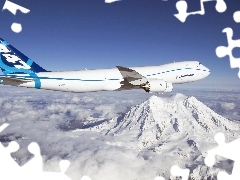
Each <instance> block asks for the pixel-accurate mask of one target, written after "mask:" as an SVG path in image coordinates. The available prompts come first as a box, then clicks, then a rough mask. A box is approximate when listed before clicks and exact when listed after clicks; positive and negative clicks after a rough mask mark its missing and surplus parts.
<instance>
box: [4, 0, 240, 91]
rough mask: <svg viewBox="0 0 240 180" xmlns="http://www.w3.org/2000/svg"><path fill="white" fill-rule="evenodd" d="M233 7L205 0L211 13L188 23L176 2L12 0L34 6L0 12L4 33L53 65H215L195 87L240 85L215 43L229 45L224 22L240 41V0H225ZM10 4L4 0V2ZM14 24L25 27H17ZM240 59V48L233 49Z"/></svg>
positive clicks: (195, 0)
mask: <svg viewBox="0 0 240 180" xmlns="http://www.w3.org/2000/svg"><path fill="white" fill-rule="evenodd" d="M225 1H226V3H227V7H228V8H227V11H226V12H224V13H222V14H220V13H218V12H217V11H216V10H215V4H216V2H215V1H213V2H206V3H205V11H206V14H205V15H204V16H201V15H195V16H189V17H188V18H187V20H186V22H185V23H182V22H180V21H179V20H178V19H177V18H175V17H174V16H173V14H176V13H177V10H176V7H175V4H176V2H177V1H176V0H168V1H161V0H122V1H120V2H115V3H112V4H106V3H104V0H50V1H41V0H34V1H31V0H18V1H16V0H12V2H15V3H18V4H19V5H22V6H24V7H26V8H28V9H30V10H31V12H30V13H29V14H22V13H21V12H18V13H17V15H16V16H14V15H13V14H11V13H10V12H8V11H2V12H1V13H0V22H1V24H2V25H1V37H2V38H3V39H5V40H7V41H8V42H9V43H10V44H12V45H13V46H15V47H16V48H17V49H19V50H20V51H22V52H23V53H24V54H26V55H27V56H29V57H30V58H32V59H33V60H34V61H36V62H37V63H39V64H40V65H42V66H43V67H44V68H46V69H48V70H80V69H84V68H88V69H95V68H111V67H115V66H116V65H122V66H148V65H160V64H164V63H169V62H173V61H184V60H198V61H200V62H202V63H203V64H204V65H205V66H207V67H208V68H209V69H210V70H211V74H210V76H209V77H207V78H206V79H204V80H202V81H199V82H197V83H194V84H195V85H194V84H192V85H191V84H189V86H190V85H191V86H197V87H201V86H204V87H210V86H211V87H218V88H219V87H221V88H223V87H224V88H226V87H227V88H234V87H235V88H237V87H240V86H239V85H240V79H239V78H238V76H237V73H238V69H231V68H230V63H229V58H228V57H225V58H222V59H219V58H218V57H217V56H216V54H215V49H216V47H218V46H220V45H224V46H227V39H226V35H225V34H224V33H222V30H223V29H224V28H225V27H231V28H232V29H233V31H234V36H233V37H234V39H240V24H237V23H235V22H234V20H233V17H232V16H233V13H234V12H235V11H237V10H240V1H239V0H225ZM3 4H4V1H1V2H0V5H1V6H2V5H3ZM188 4H189V10H188V11H197V10H199V9H200V0H188ZM12 22H19V23H22V25H23V31H22V32H21V33H20V34H16V33H14V32H12V31H11V29H10V26H11V24H12ZM233 54H234V56H235V57H240V51H239V49H234V51H233Z"/></svg>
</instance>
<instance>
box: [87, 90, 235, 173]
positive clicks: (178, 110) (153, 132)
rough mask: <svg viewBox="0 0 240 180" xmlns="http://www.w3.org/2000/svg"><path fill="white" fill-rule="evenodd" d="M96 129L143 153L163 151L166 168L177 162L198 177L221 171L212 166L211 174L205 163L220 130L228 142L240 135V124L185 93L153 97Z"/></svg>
mask: <svg viewBox="0 0 240 180" xmlns="http://www.w3.org/2000/svg"><path fill="white" fill-rule="evenodd" d="M92 130H97V131H101V132H102V133H105V134H108V135H112V136H113V138H114V142H115V143H114V145H116V146H123V147H126V148H129V149H136V150H138V151H139V153H140V154H146V155H149V153H150V154H151V153H156V154H159V155H160V156H158V157H160V158H159V160H160V161H162V160H163V161H165V162H166V163H165V169H166V171H167V169H168V170H169V169H170V167H171V166H172V165H173V162H175V164H176V163H177V164H180V165H181V166H183V167H188V168H190V169H191V172H192V173H193V174H195V175H196V174H197V175H196V176H195V177H199V175H200V176H202V177H203V176H208V177H209V176H210V174H212V173H214V171H218V170H216V169H215V170H214V169H211V173H209V171H208V170H207V169H208V168H207V166H205V164H204V157H205V156H206V152H207V150H209V149H212V148H214V147H216V146H217V144H216V142H215V141H214V135H215V134H216V133H218V132H223V133H224V134H225V136H226V141H231V140H234V139H236V138H237V137H239V136H240V131H239V130H240V124H239V123H237V122H233V121H230V120H228V119H226V118H224V117H222V116H220V115H219V114H217V113H215V112H214V111H212V110H211V109H210V108H209V107H207V106H206V105H204V104H203V103H201V102H200V101H198V100H197V99H196V98H195V97H187V96H185V95H182V94H176V95H173V96H172V97H168V98H162V97H161V98H160V97H158V96H151V97H150V98H149V99H147V100H146V101H144V102H142V103H140V104H138V105H136V106H133V107H132V108H131V109H130V110H129V111H128V112H127V113H126V114H125V116H124V117H122V118H121V119H120V118H118V120H117V122H116V119H113V120H111V121H108V122H105V123H103V124H101V125H99V126H97V127H93V128H92ZM225 163H226V162H225ZM221 166H223V165H221ZM227 166H229V164H227ZM216 167H217V166H216ZM229 167H230V166H229ZM225 169H226V168H225ZM163 171H164V170H163ZM229 171H231V168H230V169H229ZM214 174H216V173H214Z"/></svg>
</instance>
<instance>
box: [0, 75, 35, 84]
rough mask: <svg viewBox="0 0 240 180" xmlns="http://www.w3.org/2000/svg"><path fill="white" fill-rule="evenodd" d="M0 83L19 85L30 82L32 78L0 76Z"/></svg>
mask: <svg viewBox="0 0 240 180" xmlns="http://www.w3.org/2000/svg"><path fill="white" fill-rule="evenodd" d="M0 80H1V84H3V85H11V86H19V85H21V84H23V83H27V82H32V81H34V80H33V79H23V78H12V77H0Z"/></svg>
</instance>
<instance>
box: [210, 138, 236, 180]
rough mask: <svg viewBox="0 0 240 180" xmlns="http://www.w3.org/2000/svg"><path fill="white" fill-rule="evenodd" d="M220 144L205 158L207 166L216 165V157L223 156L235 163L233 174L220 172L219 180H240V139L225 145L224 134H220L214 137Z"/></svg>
mask: <svg viewBox="0 0 240 180" xmlns="http://www.w3.org/2000/svg"><path fill="white" fill-rule="evenodd" d="M214 139H215V141H216V142H217V143H218V147H216V148H213V149H211V150H209V151H207V153H208V155H207V156H206V158H205V164H206V165H207V166H209V167H211V166H213V165H214V164H215V156H216V155H218V156H222V157H225V158H227V159H231V160H233V161H234V167H233V170H232V174H231V175H229V174H227V173H226V172H223V171H220V172H219V173H218V175H217V178H218V180H226V179H227V180H239V179H240V171H239V170H240V156H239V152H240V138H239V139H236V140H234V141H232V142H230V143H225V136H224V134H223V133H218V134H216V135H215V137H214Z"/></svg>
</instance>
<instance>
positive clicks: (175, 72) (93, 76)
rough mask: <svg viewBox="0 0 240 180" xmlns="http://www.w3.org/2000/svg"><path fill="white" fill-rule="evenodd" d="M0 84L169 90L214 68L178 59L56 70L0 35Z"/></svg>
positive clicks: (91, 89) (57, 88) (62, 88)
mask: <svg viewBox="0 0 240 180" xmlns="http://www.w3.org/2000/svg"><path fill="white" fill-rule="evenodd" d="M0 68H1V70H2V72H3V74H2V75H0V84H2V85H11V86H17V87H27V88H37V89H46V90H55V91H67V92H77V93H81V92H95V91H114V90H117V91H118V90H129V89H143V90H145V91H146V92H149V93H152V92H155V93H165V92H171V91H172V90H173V84H181V83H188V82H193V81H197V80H200V79H203V78H205V77H207V76H208V75H209V74H210V70H209V69H208V68H207V67H205V66H203V65H202V64H201V63H200V62H198V61H183V62H174V63H169V64H165V65H160V66H145V67H122V66H116V68H111V69H95V70H79V71H62V72H52V71H47V70H46V69H44V68H42V67H41V66H39V65H38V64H37V63H35V62H34V61H33V60H31V59H30V58H28V57H27V56H25V55H24V54H22V53H21V52H20V51H18V50H17V49H16V48H14V47H13V46H12V45H10V44H9V43H8V42H7V41H5V40H3V39H1V38H0Z"/></svg>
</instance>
